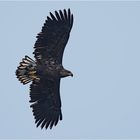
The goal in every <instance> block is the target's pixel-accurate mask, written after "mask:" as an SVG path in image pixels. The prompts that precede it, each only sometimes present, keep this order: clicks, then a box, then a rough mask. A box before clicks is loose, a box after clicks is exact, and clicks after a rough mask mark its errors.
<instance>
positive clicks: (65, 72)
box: [60, 69, 73, 78]
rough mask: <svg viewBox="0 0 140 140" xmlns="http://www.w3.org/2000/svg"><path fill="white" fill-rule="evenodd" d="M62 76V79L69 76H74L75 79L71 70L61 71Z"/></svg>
mask: <svg viewBox="0 0 140 140" xmlns="http://www.w3.org/2000/svg"><path fill="white" fill-rule="evenodd" d="M60 76H61V78H63V77H67V76H72V77H73V73H72V72H71V71H69V70H66V69H61V71H60Z"/></svg>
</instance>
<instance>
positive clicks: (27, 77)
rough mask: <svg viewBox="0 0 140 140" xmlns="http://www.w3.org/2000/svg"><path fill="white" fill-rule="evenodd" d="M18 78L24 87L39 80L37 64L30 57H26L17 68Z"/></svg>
mask: <svg viewBox="0 0 140 140" xmlns="http://www.w3.org/2000/svg"><path fill="white" fill-rule="evenodd" d="M16 76H17V78H18V79H19V81H20V82H21V83H23V84H24V85H25V84H27V83H29V82H31V81H32V80H35V79H37V80H38V79H39V78H38V77H37V75H36V62H35V61H34V60H32V59H31V58H30V57H29V56H25V58H23V59H22V62H20V65H19V66H18V67H17V70H16Z"/></svg>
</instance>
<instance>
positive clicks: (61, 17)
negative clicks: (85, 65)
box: [16, 9, 73, 129]
mask: <svg viewBox="0 0 140 140" xmlns="http://www.w3.org/2000/svg"><path fill="white" fill-rule="evenodd" d="M72 26H73V14H72V13H71V11H70V9H68V10H66V9H64V10H59V11H55V12H54V14H52V13H51V12H50V16H47V19H46V20H45V23H44V25H43V27H42V30H41V32H40V33H39V34H38V35H37V37H36V38H37V40H36V42H35V45H34V52H33V54H34V57H35V60H33V59H31V58H30V57H29V56H25V58H23V59H22V62H20V65H19V66H18V67H17V70H16V76H17V78H18V80H19V81H20V82H21V83H23V84H27V83H29V82H31V85H30V101H29V102H30V103H31V106H30V107H31V108H32V112H33V115H34V118H35V123H36V126H37V127H38V126H40V127H41V128H46V129H47V128H50V129H51V128H52V127H53V126H56V125H57V123H58V121H59V120H62V112H61V98H60V80H61V78H63V77H67V76H73V74H72V72H71V71H69V70H66V69H65V68H64V67H63V65H62V58H63V53H64V49H65V46H66V44H67V42H68V39H69V36H70V31H71V29H72Z"/></svg>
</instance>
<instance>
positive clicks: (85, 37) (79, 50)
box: [0, 1, 140, 139]
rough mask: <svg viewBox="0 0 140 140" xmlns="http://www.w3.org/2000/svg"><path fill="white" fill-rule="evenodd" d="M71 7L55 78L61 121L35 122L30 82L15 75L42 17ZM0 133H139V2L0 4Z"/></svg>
mask: <svg viewBox="0 0 140 140" xmlns="http://www.w3.org/2000/svg"><path fill="white" fill-rule="evenodd" d="M64 8H66V9H67V8H70V9H71V11H72V13H73V14H74V25H73V28H72V31H71V36H70V39H69V42H68V44H67V47H66V49H65V53H64V60H63V64H64V66H65V68H67V69H69V70H71V71H72V72H73V73H74V77H73V78H70V77H69V78H65V79H63V80H62V82H61V99H62V112H63V121H60V122H59V124H58V125H57V127H54V128H53V129H52V130H51V131H50V130H47V131H46V130H41V129H40V128H36V127H35V124H34V119H33V115H32V112H31V109H30V107H29V106H30V104H29V85H25V86H23V85H22V84H20V83H19V81H18V80H17V79H16V77H15V70H16V67H17V66H18V64H19V62H20V61H21V59H22V57H24V56H25V55H29V56H31V57H33V55H32V52H33V46H34V43H35V41H36V38H35V37H36V35H37V33H39V32H40V31H41V27H42V25H43V24H44V21H45V19H46V16H48V15H49V12H54V10H59V9H64ZM0 38H1V39H0V48H1V50H0V64H1V69H0V71H1V72H0V78H1V80H0V81H1V86H0V91H1V93H0V125H1V127H0V138H14V139H15V138H40V139H41V138H140V133H139V132H140V2H60V1H59V2H0Z"/></svg>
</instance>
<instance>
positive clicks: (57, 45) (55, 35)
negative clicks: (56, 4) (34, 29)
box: [34, 9, 73, 64]
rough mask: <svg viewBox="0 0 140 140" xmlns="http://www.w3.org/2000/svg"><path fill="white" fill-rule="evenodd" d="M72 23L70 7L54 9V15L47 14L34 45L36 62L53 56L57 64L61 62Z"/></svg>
mask: <svg viewBox="0 0 140 140" xmlns="http://www.w3.org/2000/svg"><path fill="white" fill-rule="evenodd" d="M72 25H73V15H72V14H71V12H70V9H68V11H66V10H65V9H64V10H63V11H61V10H59V12H57V11H55V15H53V14H52V13H51V12H50V17H48V16H47V20H46V21H45V23H44V26H43V27H42V31H41V32H40V33H39V34H38V36H37V41H36V43H35V46H34V48H35V51H34V55H35V58H36V60H37V62H44V60H45V61H46V60H49V59H50V58H51V59H52V58H53V59H54V60H56V61H57V62H58V63H59V64H61V63H62V57H63V52H64V48H65V46H66V44H67V42H68V39H69V34H70V31H71V28H72Z"/></svg>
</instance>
